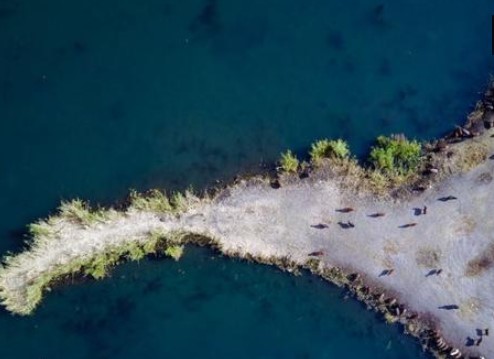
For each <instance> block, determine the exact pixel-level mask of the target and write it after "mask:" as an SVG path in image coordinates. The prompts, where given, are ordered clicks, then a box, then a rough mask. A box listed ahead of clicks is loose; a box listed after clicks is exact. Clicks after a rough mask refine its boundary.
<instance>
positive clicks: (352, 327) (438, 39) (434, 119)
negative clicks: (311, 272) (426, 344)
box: [0, 0, 494, 358]
mask: <svg viewBox="0 0 494 359" xmlns="http://www.w3.org/2000/svg"><path fill="white" fill-rule="evenodd" d="M492 13H494V3H492V1H488V0H474V1H469V2H465V1H461V0H455V1H435V2H431V1H426V0H419V1H411V0H399V1H398V0H396V1H393V2H388V3H381V2H375V1H371V0H358V1H352V2H343V1H329V0H308V1H303V2H301V1H295V0H272V1H260V0H252V1H240V0H229V1H226V0H186V1H166V0H159V1H158V0H147V1H139V2H136V1H130V0H120V1H116V0H115V1H107V2H104V3H101V2H99V1H95V0H88V1H84V2H69V1H63V0H46V1H42V2H40V1H34V0H25V1H16V0H3V1H1V2H0V170H1V172H0V173H1V174H0V187H1V188H2V189H3V192H2V196H1V198H0V237H1V238H2V239H1V240H0V251H1V252H2V253H3V252H5V251H7V250H17V249H19V248H21V247H22V245H23V235H24V234H25V224H26V223H29V222H30V221H33V220H34V219H36V218H39V217H43V216H46V215H47V214H48V213H50V211H53V209H54V208H55V207H56V205H57V203H58V202H59V201H60V200H61V199H69V198H73V197H82V198H85V199H88V200H90V201H91V202H93V203H103V204H108V203H114V202H115V201H117V200H119V199H122V198H123V197H124V196H125V194H126V193H127V191H128V189H129V188H136V189H139V190H144V189H147V188H152V187H158V188H167V189H183V188H185V187H187V186H188V185H193V186H195V187H196V188H204V187H205V186H207V185H208V184H211V183H212V182H213V181H214V180H215V179H229V178H231V177H232V176H233V175H234V174H236V173H238V172H240V171H245V170H257V169H258V166H259V164H260V163H264V162H265V163H272V162H273V161H274V160H275V159H276V158H277V157H278V155H279V153H280V152H281V151H283V150H285V149H287V148H291V149H293V150H294V151H295V152H297V153H299V154H303V153H304V152H305V151H306V150H307V147H308V145H309V144H310V143H311V142H312V141H313V140H315V139H317V138H321V137H340V136H341V137H344V138H346V139H348V140H349V142H350V144H351V146H352V149H353V151H354V152H355V153H356V154H357V155H359V156H363V154H364V153H365V152H366V150H367V148H368V146H369V145H370V144H371V141H372V139H373V138H374V137H375V136H376V135H378V134H380V133H386V134H389V133H393V132H405V133H406V134H407V135H409V136H410V137H417V138H420V139H428V138H431V137H437V136H440V135H441V134H443V133H444V131H446V130H449V129H451V128H452V126H453V125H454V124H456V123H461V122H463V121H464V117H465V114H466V113H468V111H470V109H471V108H472V106H473V104H474V103H475V101H476V100H477V99H478V92H479V91H481V90H482V89H483V87H484V86H485V84H486V83H487V80H488V74H489V72H491V71H492V69H493V60H492V56H491V54H490V48H489V46H490V38H489V36H490V14H492ZM210 258H211V253H210V252H203V251H195V252H193V254H192V255H191V257H187V258H186V260H185V262H184V263H179V264H174V263H170V262H163V263H161V262H160V263H155V262H151V263H148V262H143V263H140V264H139V265H135V264H131V265H126V266H124V267H122V268H119V269H117V272H116V273H115V274H114V275H113V277H112V278H111V279H108V280H105V281H103V282H101V283H93V282H89V283H85V284H81V285H77V286H75V287H70V288H64V289H61V290H57V291H56V293H52V294H51V295H48V296H47V300H46V302H44V304H43V306H42V307H41V308H40V310H39V311H37V312H36V314H35V315H34V316H33V317H32V318H29V319H19V318H11V317H9V316H8V315H7V314H6V313H4V312H1V313H0V332H2V333H4V335H2V336H0V337H1V338H6V337H8V338H9V339H8V342H7V343H5V342H4V341H2V344H3V345H2V351H3V353H7V354H5V356H2V357H7V358H12V357H16V358H22V357H25V358H32V357H40V358H56V357H64V358H65V357H89V356H91V357H98V356H99V357H102V358H103V357H108V356H109V355H111V353H114V352H115V353H117V355H118V356H119V357H126V356H127V357H129V358H131V357H135V356H137V353H142V352H144V351H145V350H148V351H149V353H150V354H149V355H150V356H153V355H156V356H165V355H166V356H167V357H179V356H181V357H184V356H189V357H199V356H200V357H208V356H209V357H213V356H214V357H230V356H232V355H233V353H235V356H245V357H256V356H260V357H263V356H264V357H297V358H307V357H322V358H324V357H334V356H335V355H338V353H339V354H343V353H349V354H348V356H347V357H357V355H358V356H361V355H365V356H366V357H376V358H404V357H416V356H418V355H420V354H419V353H420V351H419V350H418V348H417V347H416V346H415V345H413V344H411V342H410V341H408V340H407V339H403V338H402V337H401V336H400V335H398V332H399V329H398V328H395V327H385V326H384V325H383V324H382V323H381V322H380V321H379V320H377V319H376V318H375V317H374V316H373V315H371V314H370V313H365V312H364V311H363V309H362V308H361V306H360V305H358V304H356V303H354V302H352V301H346V302H343V301H341V300H340V299H341V298H340V297H341V296H342V293H341V292H340V291H338V290H336V289H334V288H332V287H330V286H328V285H325V284H323V283H322V282H320V281H319V280H317V279H314V278H311V277H301V278H291V277H289V276H287V275H284V274H281V273H278V272H277V271H276V270H272V269H270V268H266V267H261V266H251V265H247V264H244V263H238V262H235V261H229V260H225V259H221V258H215V259H214V260H212V259H210ZM206 263H207V264H206ZM200 265H203V266H204V267H205V268H206V267H207V268H208V270H197V267H199V266H200ZM180 271H185V273H186V274H183V273H182V274H180V273H181V272H180ZM122 276H125V278H122ZM237 276H239V278H240V279H236V278H237ZM154 280H156V281H157V283H158V284H156V286H157V287H159V288H165V289H159V288H158V289H152V288H151V289H149V290H147V291H146V290H145V289H144V287H145V286H146V285H148V284H149V283H153V281H154ZM167 283H168V284H167ZM170 283H172V284H173V285H171V284H170ZM149 285H150V286H151V287H153V284H149ZM160 286H161V287H160ZM196 287H197V288H199V289H197V290H196ZM249 288H250V289H249ZM196 292H197V293H199V294H197V293H196ZM196 294H197V295H196ZM189 297H192V298H195V299H190V298H189ZM187 298H189V299H187ZM191 303H192V304H191ZM258 307H259V308H258ZM122 308H123V309H122ZM263 308H264V309H263ZM300 318H302V319H300ZM188 333H189V335H187V334H188ZM14 353H19V354H18V355H16V354H14Z"/></svg>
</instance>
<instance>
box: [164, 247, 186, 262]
mask: <svg viewBox="0 0 494 359" xmlns="http://www.w3.org/2000/svg"><path fill="white" fill-rule="evenodd" d="M183 253H184V246H179V245H175V246H169V247H168V248H167V249H165V254H166V255H167V256H169V257H172V258H173V259H175V260H176V261H178V260H179V259H180V257H182V254H183Z"/></svg>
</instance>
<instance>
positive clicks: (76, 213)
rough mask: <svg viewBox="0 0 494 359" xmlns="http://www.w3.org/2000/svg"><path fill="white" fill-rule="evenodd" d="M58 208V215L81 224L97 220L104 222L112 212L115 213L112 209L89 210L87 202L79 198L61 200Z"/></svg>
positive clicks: (96, 221)
mask: <svg viewBox="0 0 494 359" xmlns="http://www.w3.org/2000/svg"><path fill="white" fill-rule="evenodd" d="M58 210H59V213H60V217H62V218H64V219H67V220H69V221H72V222H75V223H79V224H82V225H83V226H90V225H92V224H95V223H98V222H99V223H103V222H106V221H107V220H108V219H110V218H111V216H112V214H114V213H116V212H115V211H114V210H104V209H96V210H91V209H90V208H89V206H88V205H87V203H85V202H83V201H82V200H80V199H73V200H72V201H62V204H61V205H60V207H58Z"/></svg>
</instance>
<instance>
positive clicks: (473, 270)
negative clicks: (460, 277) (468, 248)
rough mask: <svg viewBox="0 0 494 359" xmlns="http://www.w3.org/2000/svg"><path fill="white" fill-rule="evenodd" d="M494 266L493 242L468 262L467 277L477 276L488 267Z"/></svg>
mask: <svg viewBox="0 0 494 359" xmlns="http://www.w3.org/2000/svg"><path fill="white" fill-rule="evenodd" d="M493 266H494V243H491V244H490V245H489V247H488V248H487V249H486V250H485V251H484V252H482V253H481V254H479V255H478V256H477V257H475V258H474V259H472V260H470V261H469V262H468V263H467V268H466V270H465V275H466V276H467V277H475V276H478V275H481V274H482V273H484V272H485V271H487V270H488V269H490V268H492V267H493Z"/></svg>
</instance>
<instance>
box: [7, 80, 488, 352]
mask: <svg viewBox="0 0 494 359" xmlns="http://www.w3.org/2000/svg"><path fill="white" fill-rule="evenodd" d="M493 99H494V89H493V87H492V86H490V87H489V89H488V91H487V92H486V94H485V98H484V99H483V100H482V101H480V102H479V103H478V104H477V106H476V109H475V111H474V112H473V113H472V114H471V115H470V116H469V118H468V122H467V124H466V125H465V126H463V127H459V128H457V129H456V130H455V131H454V132H452V133H451V134H449V135H448V136H446V137H445V138H444V139H441V140H439V141H433V142H431V143H429V144H427V145H426V146H425V148H426V152H425V155H424V158H423V160H422V162H421V164H420V167H419V170H418V171H417V173H415V174H413V175H410V176H408V177H406V178H405V179H403V178H400V180H397V179H393V178H387V179H386V181H384V182H383V181H382V179H381V180H376V178H375V177H374V172H373V171H369V170H367V169H364V168H362V167H360V166H359V165H358V164H357V162H356V161H355V160H351V159H328V160H325V161H323V162H322V163H320V164H319V165H318V166H317V167H310V166H309V167H306V168H304V175H303V176H299V175H298V174H280V175H279V176H278V177H277V178H272V177H268V176H254V177H251V178H244V179H239V180H237V181H235V183H232V184H230V185H228V186H225V187H224V188H221V189H218V190H217V191H216V192H215V193H214V194H213V195H205V196H203V197H202V198H199V197H197V196H195V195H193V194H192V193H190V192H186V193H185V194H183V195H182V194H175V195H174V196H172V197H171V198H168V197H166V196H165V195H163V194H162V193H161V192H158V191H151V192H150V193H148V194H147V195H146V196H141V195H137V194H135V193H133V194H131V196H130V199H129V206H128V207H127V208H125V209H123V210H120V211H117V210H114V209H99V210H90V209H88V208H87V207H86V205H85V204H84V203H83V202H82V201H78V200H76V201H72V202H68V203H63V204H62V206H61V207H60V211H59V213H58V214H57V215H54V216H53V217H50V218H48V219H46V220H42V221H39V222H37V223H35V224H33V225H31V226H30V230H31V232H32V233H33V238H32V241H31V242H30V243H29V247H28V248H27V249H26V250H25V251H24V252H22V253H19V254H16V255H9V256H5V257H4V264H3V266H2V268H0V297H1V298H2V302H3V304H4V305H5V306H6V308H7V309H8V310H10V311H11V312H13V313H17V314H23V315H25V314H29V313H31V312H32V311H33V310H34V309H35V307H36V306H37V305H38V304H39V302H40V301H41V299H42V295H43V292H44V291H47V290H48V289H49V287H50V286H51V285H54V284H56V282H57V281H60V280H63V278H65V277H66V276H68V275H71V274H74V273H79V274H85V275H91V276H93V277H95V278H100V277H103V276H104V275H105V273H106V270H107V268H108V267H109V266H111V265H114V264H116V263H118V262H119V261H120V260H122V259H130V260H139V259H141V258H143V257H144V256H146V255H148V254H152V253H155V252H163V253H166V254H168V255H170V256H172V257H174V258H178V257H179V256H180V253H181V246H183V245H184V244H186V243H196V244H200V245H209V246H214V247H216V248H218V250H220V251H221V252H222V253H224V254H226V255H229V256H234V257H240V258H245V259H248V260H252V261H255V262H259V263H266V264H273V265H277V266H279V267H281V268H284V269H285V270H289V271H292V272H296V271H298V270H300V269H301V268H307V269H309V270H310V271H311V272H313V273H314V274H317V275H320V276H322V277H323V278H325V279H327V280H328V281H330V282H332V283H335V284H337V285H341V286H346V287H347V288H348V289H349V291H350V293H352V295H354V296H355V297H356V298H357V299H359V300H361V301H363V302H365V303H367V304H368V306H369V307H370V308H373V309H375V310H377V311H379V312H381V313H383V315H384V318H385V319H386V320H387V321H388V322H391V323H394V322H398V323H401V324H402V325H403V326H404V330H405V332H406V333H409V334H412V335H415V336H417V337H418V338H419V339H420V341H421V342H422V344H423V345H424V347H425V348H427V349H428V350H430V351H431V352H433V353H435V354H436V356H438V357H440V356H450V357H451V356H453V357H460V356H464V357H467V356H470V357H476V356H477V357H478V356H480V355H484V356H486V357H487V356H488V357H493V356H494V343H492V342H489V340H487V339H486V340H484V341H483V343H482V346H479V347H476V346H474V347H472V346H467V345H466V344H465V343H466V342H465V341H466V339H467V337H473V336H475V335H476V329H478V328H483V327H489V326H491V327H492V325H491V324H492V323H493V319H492V313H493V311H494V308H493V307H492V304H491V303H494V290H493V289H494V288H493V285H494V284H493V283H491V282H490V281H489V279H488V277H489V274H491V271H492V267H493V266H494V265H491V262H492V263H494V258H490V257H489V256H488V255H487V257H486V253H490V252H489V251H488V250H487V251H486V249H488V248H490V246H494V240H493V239H492V238H491V233H494V220H491V219H490V217H491V216H490V213H492V212H493V211H494V191H492V190H493V189H494V181H492V179H493V164H494V161H491V160H490V159H489V156H491V155H492V154H493V153H494V138H492V136H493V134H494V132H493V131H494V130H493V129H491V127H492V121H491V119H492V118H493V117H492V113H493V109H492V103H493ZM300 177H302V178H300ZM448 197H449V198H450V199H449V200H444V201H443V200H440V201H438V198H442V199H445V198H448ZM423 206H427V207H428V208H429V210H428V213H427V214H426V215H424V214H422V215H420V216H416V215H415V214H416V209H417V208H423ZM343 207H352V209H353V210H352V211H341V208H343ZM339 209H340V211H338V210H339ZM376 212H379V213H381V214H383V215H382V216H376V217H373V216H372V214H373V213H376ZM320 223H324V226H319V227H318V226H317V225H318V224H320ZM348 223H352V226H349V225H348V226H345V224H348ZM412 224H413V225H412ZM479 263H480V264H479ZM472 266H475V268H472ZM439 268H440V269H441V272H442V273H441V275H440V276H437V275H436V276H429V275H428V273H429V272H430V271H432V270H435V269H436V270H437V269H439ZM390 270H392V275H382V273H383V272H385V271H390ZM448 306H450V307H452V308H453V307H455V308H456V307H458V308H457V309H455V310H453V311H447V310H444V309H440V307H446V308H447V307H448ZM457 350H458V351H459V352H461V354H458V353H457Z"/></svg>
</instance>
